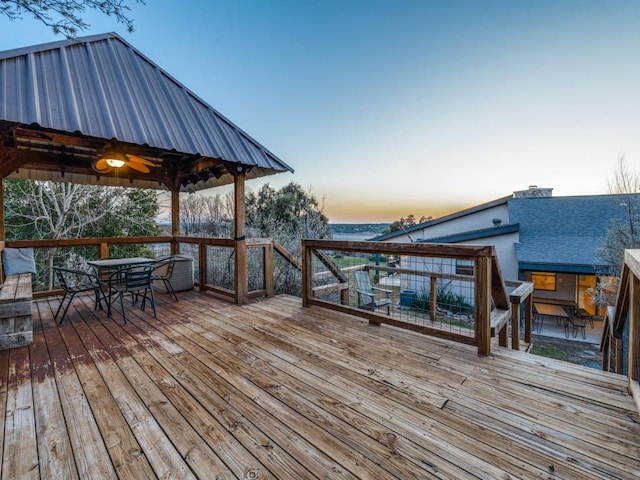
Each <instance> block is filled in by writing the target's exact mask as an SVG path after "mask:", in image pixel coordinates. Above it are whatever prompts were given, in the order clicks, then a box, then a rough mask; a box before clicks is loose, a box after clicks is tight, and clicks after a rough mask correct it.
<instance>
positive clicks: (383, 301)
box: [355, 270, 391, 315]
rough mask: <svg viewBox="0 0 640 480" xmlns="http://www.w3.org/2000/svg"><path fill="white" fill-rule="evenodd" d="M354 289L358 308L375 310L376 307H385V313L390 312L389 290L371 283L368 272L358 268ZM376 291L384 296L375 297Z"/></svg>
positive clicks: (388, 313)
mask: <svg viewBox="0 0 640 480" xmlns="http://www.w3.org/2000/svg"><path fill="white" fill-rule="evenodd" d="M355 277H356V287H357V289H356V291H357V293H358V308H363V309H366V310H371V311H375V309H376V308H384V307H387V315H390V314H391V290H385V289H383V288H378V287H374V286H372V285H371V278H370V277H369V272H366V271H364V270H359V271H357V272H356V273H355ZM376 292H379V293H380V294H381V295H384V298H376Z"/></svg>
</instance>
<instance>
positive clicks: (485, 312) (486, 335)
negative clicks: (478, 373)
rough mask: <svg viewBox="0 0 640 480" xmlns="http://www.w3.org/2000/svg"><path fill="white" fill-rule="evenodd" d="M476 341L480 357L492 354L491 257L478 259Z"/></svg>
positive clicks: (476, 274)
mask: <svg viewBox="0 0 640 480" xmlns="http://www.w3.org/2000/svg"><path fill="white" fill-rule="evenodd" d="M475 277H476V279H475V290H476V308H475V320H476V341H477V343H478V355H489V354H491V257H478V258H476V268H475Z"/></svg>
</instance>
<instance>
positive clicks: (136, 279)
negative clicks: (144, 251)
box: [111, 265, 152, 291]
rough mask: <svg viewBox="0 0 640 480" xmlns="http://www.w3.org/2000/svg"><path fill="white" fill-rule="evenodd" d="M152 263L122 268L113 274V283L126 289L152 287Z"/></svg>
mask: <svg viewBox="0 0 640 480" xmlns="http://www.w3.org/2000/svg"><path fill="white" fill-rule="evenodd" d="M151 270H152V266H151V265H136V266H133V267H126V268H122V269H120V270H118V271H116V272H113V273H112V274H111V284H112V285H115V286H117V288H119V289H123V290H126V291H136V290H142V289H145V288H151Z"/></svg>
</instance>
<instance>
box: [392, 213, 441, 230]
mask: <svg viewBox="0 0 640 480" xmlns="http://www.w3.org/2000/svg"><path fill="white" fill-rule="evenodd" d="M432 219H433V217H432V216H431V215H430V216H428V217H425V216H424V215H423V216H422V217H420V220H419V221H416V217H415V215H413V213H411V214H409V215H408V216H407V218H404V217H402V218H400V220H396V221H395V222H393V223H392V224H391V225H389V227H388V228H387V229H386V230H384V231H383V232H382V234H383V235H384V234H386V233H392V232H398V231H405V230H408V229H409V228H411V227H414V226H416V225H419V224H421V223H424V222H428V221H429V220H432Z"/></svg>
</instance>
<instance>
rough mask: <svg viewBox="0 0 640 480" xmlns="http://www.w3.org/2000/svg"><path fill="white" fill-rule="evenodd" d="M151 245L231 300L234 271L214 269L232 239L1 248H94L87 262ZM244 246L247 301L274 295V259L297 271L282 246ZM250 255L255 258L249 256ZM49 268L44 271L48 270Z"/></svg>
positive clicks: (24, 243)
mask: <svg viewBox="0 0 640 480" xmlns="http://www.w3.org/2000/svg"><path fill="white" fill-rule="evenodd" d="M154 244H167V247H166V249H165V250H166V253H174V254H180V255H183V256H188V257H191V258H192V259H193V262H194V277H195V278H194V284H195V285H197V286H198V287H199V288H200V290H209V291H212V292H215V293H216V294H219V295H222V296H225V297H227V298H230V299H234V298H235V296H236V281H237V279H236V275H235V271H234V269H233V268H231V269H230V270H231V271H230V275H227V276H224V277H220V276H219V275H216V274H215V273H219V272H220V271H222V270H225V268H217V265H216V261H218V262H220V257H225V258H226V259H227V260H228V259H230V258H232V257H233V255H234V254H235V242H234V240H232V239H227V238H209V237H186V236H179V237H172V236H158V237H113V238H111V237H109V238H82V239H61V240H16V241H7V242H5V246H6V247H11V248H24V247H32V248H34V249H64V248H82V247H93V248H95V254H93V255H90V256H91V259H94V258H95V259H98V258H100V259H102V258H110V257H111V250H112V247H114V246H118V245H154ZM246 245H247V249H248V251H249V252H250V255H249V262H250V265H249V269H250V271H251V272H252V275H251V278H250V279H249V280H250V288H249V289H248V296H249V297H260V296H272V295H273V294H274V266H273V258H274V255H279V256H280V257H282V258H283V259H284V260H285V262H288V263H290V264H291V265H292V266H293V268H296V269H300V268H301V265H300V262H299V261H298V260H297V259H296V258H295V257H294V256H293V255H291V253H289V252H288V251H287V250H286V249H285V248H284V247H283V246H282V245H280V244H279V243H278V242H276V241H274V240H272V239H249V240H247V242H246ZM222 252H224V253H222ZM254 252H255V255H253V253H254ZM227 263H228V262H227ZM218 265H219V263H218ZM51 266H52V265H51ZM51 266H49V267H48V268H49V269H50V267H51ZM45 268H47V267H45ZM49 274H50V272H49V273H47V272H43V273H42V275H44V276H47V275H49ZM59 293H60V291H59V290H55V289H54V290H48V289H45V290H41V291H38V292H34V297H43V296H51V295H56V294H59Z"/></svg>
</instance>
